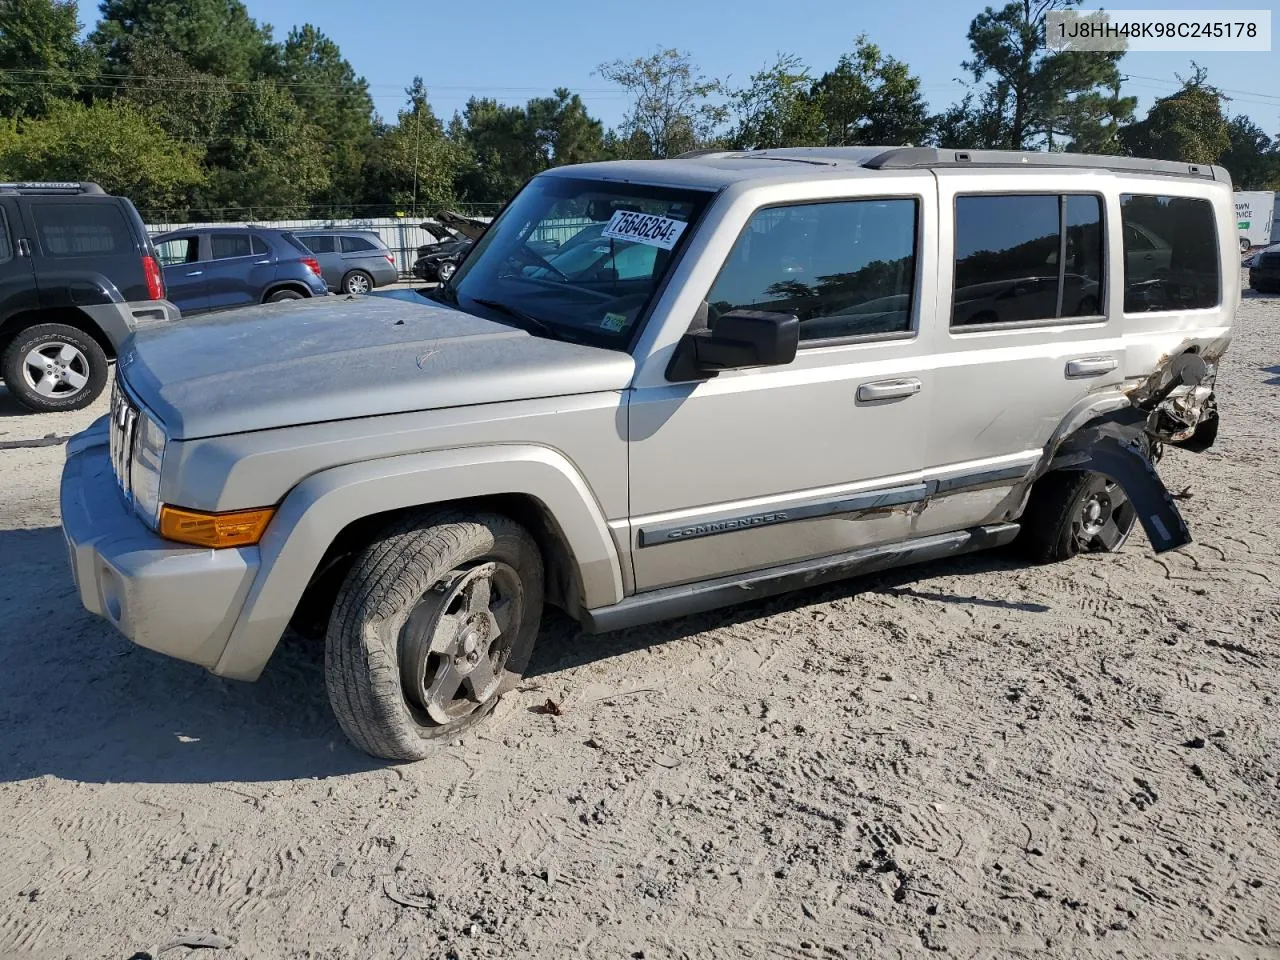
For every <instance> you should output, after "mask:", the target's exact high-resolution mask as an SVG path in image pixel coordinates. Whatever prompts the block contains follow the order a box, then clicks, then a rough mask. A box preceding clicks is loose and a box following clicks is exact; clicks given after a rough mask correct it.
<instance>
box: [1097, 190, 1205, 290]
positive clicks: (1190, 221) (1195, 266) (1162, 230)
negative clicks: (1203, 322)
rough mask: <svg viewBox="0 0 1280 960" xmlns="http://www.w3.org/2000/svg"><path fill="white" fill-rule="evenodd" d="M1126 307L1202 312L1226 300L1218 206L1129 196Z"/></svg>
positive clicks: (1124, 215)
mask: <svg viewBox="0 0 1280 960" xmlns="http://www.w3.org/2000/svg"><path fill="white" fill-rule="evenodd" d="M1120 219H1121V222H1122V223H1123V224H1124V309H1125V312H1126V313H1145V312H1149V311H1155V310H1199V309H1206V308H1208V307H1216V306H1217V305H1218V304H1219V303H1220V302H1221V300H1222V294H1221V287H1222V277H1221V275H1220V274H1221V270H1220V269H1219V259H1218V231H1217V228H1216V227H1215V224H1214V217H1213V204H1211V203H1210V202H1209V201H1208V200H1201V199H1198V198H1194V197H1165V196H1154V195H1146V194H1132V193H1126V194H1123V195H1121V197H1120Z"/></svg>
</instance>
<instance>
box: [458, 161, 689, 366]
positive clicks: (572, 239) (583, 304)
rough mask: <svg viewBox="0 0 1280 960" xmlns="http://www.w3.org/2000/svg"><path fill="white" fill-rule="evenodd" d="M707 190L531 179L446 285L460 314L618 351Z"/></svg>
mask: <svg viewBox="0 0 1280 960" xmlns="http://www.w3.org/2000/svg"><path fill="white" fill-rule="evenodd" d="M710 199H711V194H710V193H708V192H705V191H698V190H685V189H676V188H669V187H651V186H641V185H638V184H627V183H615V182H611V181H607V180H578V179H570V178H567V177H556V176H549V177H548V176H543V177H538V178H535V179H534V180H533V181H531V182H530V183H529V185H528V186H527V187H525V189H524V190H523V191H522V192H521V193H520V194H519V196H517V197H516V198H515V200H513V201H512V203H511V205H510V206H509V207H508V208H507V209H506V210H505V211H504V212H503V213H502V215H501V216H500V217H499V218H498V220H497V221H496V222H495V223H494V224H493V225H492V226H491V227H490V228H489V229H488V230H487V231H486V232H485V234H484V236H483V237H481V239H480V240H479V242H477V244H476V247H475V250H474V251H473V252H472V254H471V255H470V256H469V257H468V258H467V260H466V262H465V263H464V264H463V265H462V267H461V268H460V269H459V270H458V273H457V274H456V275H455V276H454V278H453V282H452V283H450V284H449V285H448V286H447V289H445V290H444V291H443V296H444V298H445V299H447V300H449V301H451V302H453V303H456V304H457V305H458V306H460V307H461V308H462V309H464V310H468V311H470V310H475V311H476V312H479V313H483V314H484V315H485V316H494V315H495V314H498V315H500V316H498V317H495V318H498V319H502V320H503V321H504V322H509V320H510V319H511V317H512V316H514V315H517V314H522V315H524V318H525V319H526V320H529V319H532V320H536V321H537V322H538V324H539V326H540V328H545V330H544V331H543V332H544V333H549V334H550V335H553V336H560V337H563V338H564V339H567V340H581V341H583V342H587V343H594V344H598V345H600V346H608V347H614V348H619V349H620V348H623V347H624V346H625V344H626V343H627V341H628V339H629V338H630V336H631V333H632V332H633V330H634V327H635V324H636V322H637V321H638V319H639V318H640V317H641V316H642V315H643V313H644V311H645V309H646V308H647V307H648V306H649V302H650V300H652V298H653V295H654V292H655V291H656V290H657V289H658V286H659V284H660V283H661V282H662V278H663V277H664V276H665V274H666V272H667V270H668V269H670V266H671V264H672V263H673V262H674V260H675V257H676V256H677V255H678V253H679V251H680V250H681V249H682V248H683V246H684V244H685V243H686V242H687V239H688V235H689V233H690V229H689V225H690V224H691V223H692V222H694V221H695V220H696V219H697V217H698V215H699V214H701V213H702V211H703V209H704V208H705V207H706V205H707V203H708V201H709V200H710Z"/></svg>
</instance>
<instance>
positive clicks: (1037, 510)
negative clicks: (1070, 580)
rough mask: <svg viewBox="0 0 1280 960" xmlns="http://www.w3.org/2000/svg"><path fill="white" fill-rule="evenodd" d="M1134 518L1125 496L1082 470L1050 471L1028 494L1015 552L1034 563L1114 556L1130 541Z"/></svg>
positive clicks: (1106, 481) (1111, 484)
mask: <svg viewBox="0 0 1280 960" xmlns="http://www.w3.org/2000/svg"><path fill="white" fill-rule="evenodd" d="M1137 517H1138V513H1137V511H1136V510H1135V509H1134V507H1133V504H1132V503H1130V502H1129V498H1128V497H1126V496H1125V495H1124V491H1123V490H1121V489H1120V487H1119V485H1118V484H1116V483H1115V482H1114V481H1112V480H1110V479H1109V478H1107V477H1105V476H1103V475H1102V474H1100V473H1092V472H1090V471H1085V470H1055V471H1054V472H1052V473H1049V474H1046V475H1045V476H1043V477H1041V478H1040V479H1039V480H1038V481H1037V482H1036V485H1035V486H1034V487H1033V488H1032V490H1031V498H1030V500H1029V501H1028V502H1027V509H1026V511H1025V512H1024V513H1023V515H1022V520H1021V524H1022V530H1021V532H1020V533H1019V534H1018V539H1017V541H1016V546H1017V548H1018V549H1019V550H1020V551H1021V552H1022V554H1023V555H1024V556H1026V557H1027V558H1028V559H1029V560H1031V561H1033V562H1035V563H1057V562H1059V561H1062V560H1070V559H1071V558H1072V557H1074V556H1076V555H1077V554H1081V553H1115V552H1116V551H1117V550H1119V549H1120V548H1121V547H1123V546H1124V545H1125V542H1126V541H1127V540H1128V539H1129V535H1130V534H1131V533H1132V532H1133V527H1134V522H1135V521H1136V520H1137Z"/></svg>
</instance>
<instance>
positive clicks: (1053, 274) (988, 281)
mask: <svg viewBox="0 0 1280 960" xmlns="http://www.w3.org/2000/svg"><path fill="white" fill-rule="evenodd" d="M938 182H939V194H940V195H939V213H940V225H941V229H940V233H939V253H940V256H939V264H938V266H939V278H938V279H939V284H938V289H939V297H938V301H939V302H938V320H939V322H938V324H937V325H936V327H935V328H934V330H933V331H932V332H931V334H930V336H931V339H932V341H933V342H932V345H931V352H932V353H933V354H934V356H935V358H936V359H935V369H934V371H933V376H934V382H935V384H936V390H935V393H934V394H933V396H932V397H931V398H930V416H929V451H928V468H927V469H926V474H925V479H926V480H927V481H931V482H934V486H935V488H936V489H937V491H938V495H936V496H933V497H931V498H930V500H929V502H928V505H927V507H926V508H925V509H924V511H923V512H922V513H921V514H920V516H919V517H918V518H917V519H916V521H915V526H914V532H915V533H916V534H932V533H940V532H944V531H946V530H952V529H958V528H962V527H971V526H976V525H979V524H982V523H993V522H999V521H1002V520H1004V519H1006V517H1005V513H1006V511H1007V510H1008V509H1010V506H1011V505H1010V504H1009V503H1007V502H1006V498H1007V497H1008V496H1009V495H1010V493H1011V490H1012V488H1013V487H1014V485H1016V484H1017V483H1018V482H1019V481H1021V480H1022V479H1023V478H1024V477H1025V476H1026V475H1027V473H1028V472H1029V471H1030V470H1031V468H1032V466H1034V464H1035V463H1036V461H1037V460H1038V459H1039V457H1040V456H1041V454H1042V452H1043V450H1044V448H1045V445H1046V444H1047V443H1048V442H1049V440H1050V439H1051V437H1052V436H1053V434H1054V432H1055V431H1056V430H1057V429H1058V426H1059V424H1060V423H1061V422H1062V421H1063V419H1064V418H1065V417H1066V416H1067V414H1068V413H1069V412H1070V411H1071V410H1072V408H1073V407H1075V406H1076V405H1077V404H1079V403H1080V402H1082V401H1084V400H1085V399H1086V398H1087V397H1088V395H1089V394H1090V393H1092V392H1095V391H1097V390H1099V389H1105V388H1108V387H1111V386H1114V385H1116V384H1118V383H1119V382H1120V381H1121V379H1122V377H1123V368H1124V342H1123V339H1122V337H1121V335H1120V327H1121V324H1120V311H1121V298H1120V296H1119V292H1118V291H1119V283H1118V263H1119V260H1118V258H1112V259H1115V260H1116V265H1114V266H1113V265H1110V264H1109V262H1108V254H1107V251H1108V249H1109V247H1110V246H1111V244H1112V239H1111V237H1112V236H1113V235H1114V232H1113V231H1111V223H1110V221H1111V219H1112V215H1111V212H1110V211H1109V209H1108V203H1109V201H1108V199H1107V196H1106V192H1107V191H1108V190H1109V189H1110V188H1111V184H1112V182H1113V181H1112V180H1111V178H1110V177H1109V176H1107V175H1104V174H1096V173H1090V174H1088V175H1084V176H1082V175H1079V174H1064V173H1056V172H1046V173H1040V172H1036V173H1027V174H1023V175H1020V176H1017V177H1016V178H1011V177H1010V176H1009V175H1008V174H1007V173H1006V172H1004V171H977V170H975V171H965V172H963V173H960V172H956V173H953V172H949V171H946V172H940V173H939V174H938ZM975 290H977V291H995V292H994V294H993V295H989V296H985V297H975V296H974V295H973V291H975ZM1015 506H1016V505H1015Z"/></svg>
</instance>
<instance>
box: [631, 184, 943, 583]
mask: <svg viewBox="0 0 1280 960" xmlns="http://www.w3.org/2000/svg"><path fill="white" fill-rule="evenodd" d="M885 184H886V185H885V191H886V192H887V193H888V194H889V196H881V197H877V198H874V199H872V198H854V197H851V198H832V199H826V198H824V199H823V200H822V201H821V202H814V201H812V200H805V201H797V202H793V203H781V204H778V203H771V204H770V205H768V206H759V207H757V208H755V209H754V210H750V209H744V210H743V212H742V213H741V214H740V215H739V222H738V224H737V225H733V224H730V223H727V222H726V223H722V224H721V225H720V226H719V227H718V228H716V229H717V231H723V230H733V231H734V232H737V229H736V227H737V226H738V225H740V226H741V232H740V233H738V239H737V241H736V243H735V244H734V246H733V248H732V250H731V251H730V253H729V255H728V257H727V258H726V259H725V261H724V263H723V266H722V267H721V268H720V270H719V273H718V275H717V276H716V277H715V280H714V282H713V283H712V284H711V286H710V289H709V290H707V292H706V294H705V300H704V301H703V304H702V306H701V308H700V310H701V311H703V312H705V313H706V315H707V322H708V324H709V325H711V326H714V324H715V320H716V317H718V316H720V315H722V314H723V313H725V312H727V311H729V310H732V309H752V310H769V311H776V312H785V313H794V314H796V315H797V316H799V317H800V321H801V324H800V330H801V344H800V350H799V352H798V353H797V356H796V359H795V360H794V361H793V362H792V363H790V364H788V365H786V366H784V367H773V368H764V369H755V370H738V371H729V372H724V373H721V374H720V375H719V376H717V377H715V378H712V379H709V380H705V381H701V382H697V383H696V384H689V383H665V382H650V383H648V384H646V383H645V381H644V377H643V371H642V372H641V376H640V377H638V378H637V385H636V387H634V388H633V390H632V392H631V397H630V404H629V409H628V436H629V440H630V464H631V466H630V470H631V522H630V530H629V532H630V537H631V547H632V557H633V564H634V573H635V585H636V589H637V590H639V591H643V590H649V589H653V588H657V587H662V586H666V585H671V584H678V583H683V582H689V581H694V580H704V579H708V578H714V577H717V576H725V575H729V574H734V573H739V572H742V571H747V570H753V569H760V568H765V567H770V566H775V565H778V564H783V563H787V562H790V561H795V560H802V559H809V558H815V557H822V556H829V555H833V554H837V553H842V552H845V551H849V550H854V549H858V548H862V547H869V546H875V545H878V544H882V543H886V542H891V541H895V540H899V539H902V538H903V537H904V536H905V535H906V533H907V531H908V528H909V521H908V519H907V508H908V506H909V505H910V504H912V503H915V502H919V501H920V500H921V499H923V495H924V489H923V484H922V482H921V478H922V473H923V468H924V456H925V448H926V431H927V429H928V419H927V411H928V404H929V402H930V393H931V391H932V387H933V382H932V373H931V371H930V370H928V369H927V366H928V365H927V364H926V363H924V362H923V361H922V357H921V351H920V346H919V344H920V337H919V331H920V328H921V326H922V325H924V324H927V323H929V322H930V318H931V314H932V310H933V304H932V296H931V295H922V290H931V289H932V287H931V283H928V282H926V281H925V278H927V277H930V276H931V274H932V272H933V268H934V264H933V263H932V262H931V261H932V253H931V247H930V245H928V244H924V243H922V242H921V237H922V236H931V235H932V230H931V228H930V227H929V226H928V225H929V224H931V223H932V221H933V219H934V217H935V215H936V211H935V209H934V202H935V201H934V197H933V195H932V192H931V190H932V181H925V180H922V179H919V178H912V179H909V180H907V179H905V178H904V182H903V183H902V184H897V183H896V182H895V181H889V180H887V179H886V182H885ZM879 185H880V184H877V186H879ZM895 186H904V187H906V188H907V189H905V190H903V192H901V193H898V192H897V191H896V190H895V189H894V187H895ZM811 192H812V185H810V193H811ZM727 216H728V215H726V219H727ZM744 217H745V222H743V220H742V218H744ZM703 289H706V288H705V287H704V288H703Z"/></svg>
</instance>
